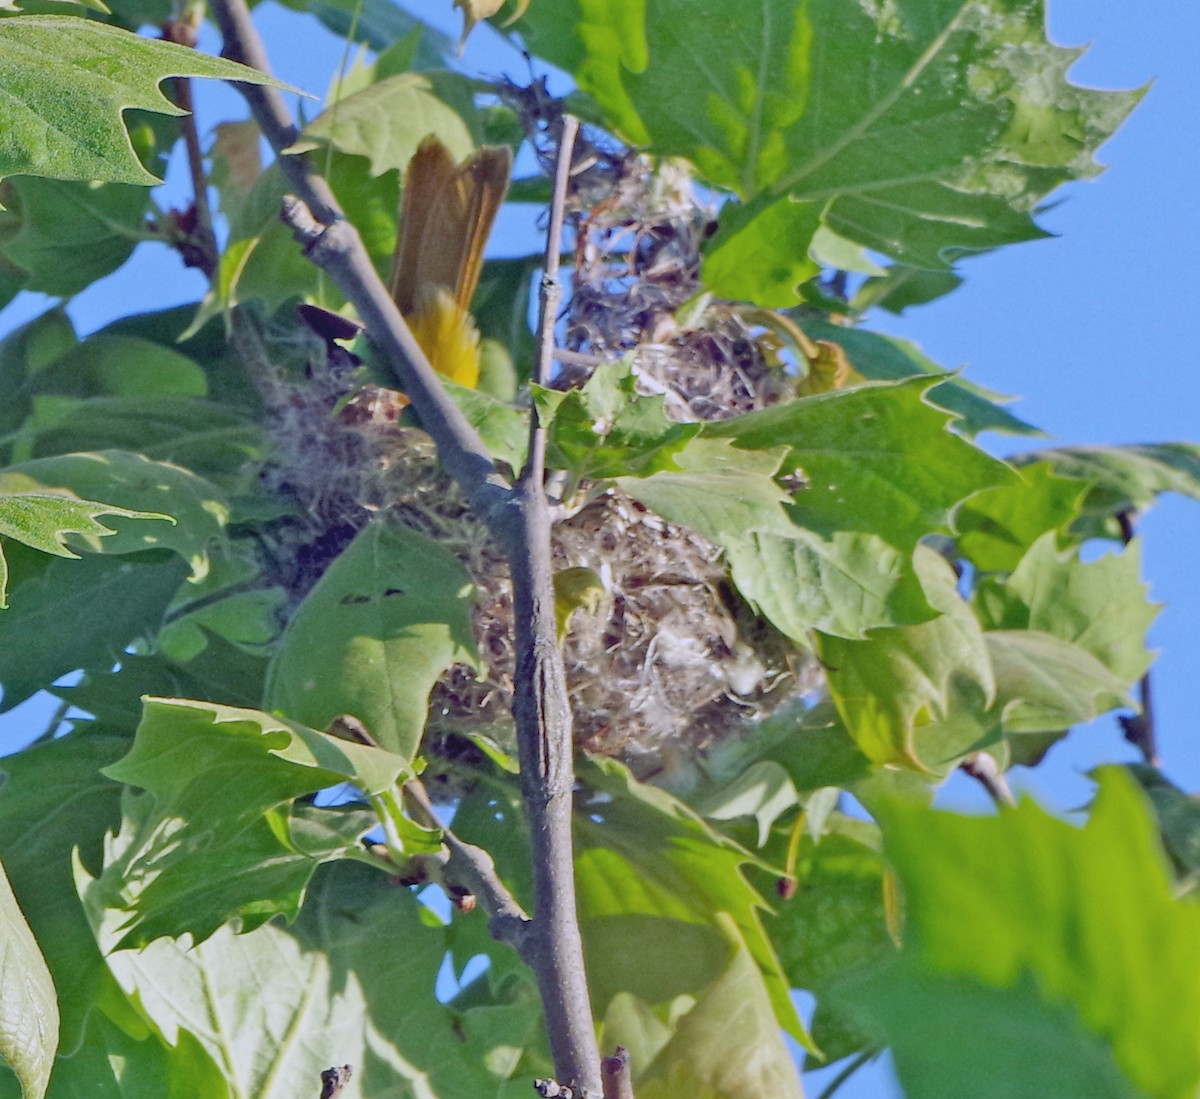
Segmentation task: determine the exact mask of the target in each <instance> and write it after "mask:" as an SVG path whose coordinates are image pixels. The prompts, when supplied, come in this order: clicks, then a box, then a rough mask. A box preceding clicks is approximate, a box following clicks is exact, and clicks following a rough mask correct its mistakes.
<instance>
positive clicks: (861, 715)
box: [818, 546, 995, 771]
mask: <svg viewBox="0 0 1200 1099" xmlns="http://www.w3.org/2000/svg"><path fill="white" fill-rule="evenodd" d="M914 563H915V565H916V568H917V573H918V575H919V576H920V577H921V580H922V583H923V585H924V588H925V594H926V596H927V597H928V599H929V602H930V604H931V605H932V606H933V608H934V609H935V610H938V611H941V612H942V613H941V614H940V615H939V616H938V617H937V618H935V619H933V621H931V622H925V623H922V624H921V625H917V626H906V627H894V628H891V629H884V630H876V631H873V632H872V633H871V634H870V635H869V637H868V638H867V639H866V640H863V641H850V640H844V639H842V638H838V637H830V636H822V637H821V638H820V644H819V648H818V652H819V655H820V657H821V663H822V664H823V665H824V667H825V674H826V679H827V681H828V684H829V693H830V696H831V697H832V699H833V702H834V704H835V705H836V707H837V709H838V713H839V715H840V716H841V719H842V721H843V722H844V723H845V726H846V731H847V732H848V733H849V734H850V736H851V737H853V739H854V741H855V743H856V744H857V745H858V746H859V748H861V749H862V751H863V752H864V753H865V754H866V755H867V756H868V757H869V758H870V759H871V760H873V761H874V762H876V763H885V764H886V763H893V764H895V763H898V764H903V765H906V766H910V767H914V768H916V769H918V770H922V771H927V770H934V769H941V768H944V767H945V766H946V765H947V764H948V763H952V762H953V757H952V756H950V755H948V753H947V745H946V736H945V734H946V729H945V728H939V727H938V725H939V723H940V722H942V721H944V720H945V719H947V718H949V717H950V716H951V714H952V712H953V711H954V709H955V705H954V704H955V702H956V701H959V692H963V691H967V690H968V688H967V687H966V686H965V684H966V683H969V684H972V685H973V686H974V690H975V692H977V694H978V698H976V699H973V701H975V702H976V704H977V705H978V703H979V702H982V704H983V708H984V709H986V707H987V703H988V702H989V701H990V699H991V697H992V694H993V692H994V689H995V681H994V678H993V674H992V665H991V660H990V659H989V655H988V650H987V646H986V644H985V642H984V634H983V630H982V629H981V628H980V625H979V621H978V619H977V618H976V617H975V615H974V614H972V613H971V609H970V608H969V607H968V606H967V605H966V603H965V602H963V600H962V598H961V597H960V596H959V595H958V592H957V582H958V578H957V577H956V576H955V574H954V570H953V569H952V568H951V567H950V565H949V564H948V563H947V562H946V561H945V560H944V559H943V558H941V557H940V556H939V555H938V554H936V553H934V552H933V551H932V550H930V549H928V548H926V547H923V546H922V547H920V548H919V549H918V550H917V553H916V556H915V558H914ZM923 726H933V727H934V729H936V737H934V736H931V737H930V738H929V739H928V741H926V740H924V739H923V738H922V732H923V729H922V727H923ZM973 740H974V736H973V735H972V733H971V731H970V730H967V731H966V733H965V734H964V739H963V741H962V742H960V743H958V744H957V745H956V747H957V749H958V754H960V755H961V754H963V753H965V752H966V751H967V750H968V749H969V748H970V747H971V746H972V743H973Z"/></svg>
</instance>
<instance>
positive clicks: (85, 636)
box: [0, 550, 188, 712]
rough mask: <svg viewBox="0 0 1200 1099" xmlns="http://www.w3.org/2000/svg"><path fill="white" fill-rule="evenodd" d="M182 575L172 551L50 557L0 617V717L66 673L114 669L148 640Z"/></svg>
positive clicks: (15, 591) (15, 589) (183, 566)
mask: <svg viewBox="0 0 1200 1099" xmlns="http://www.w3.org/2000/svg"><path fill="white" fill-rule="evenodd" d="M187 572H188V568H187V564H186V562H184V561H183V560H182V559H181V558H179V557H178V556H176V555H175V554H173V553H168V552H167V551H165V550H151V551H150V552H148V553H141V554H137V555H135V556H132V557H108V556H91V557H84V558H83V559H81V560H79V561H62V560H57V559H55V560H52V561H51V562H50V563H49V565H48V566H47V567H46V569H45V570H44V571H42V572H41V573H40V574H39V575H37V576H36V577H33V578H31V579H29V580H27V581H24V582H21V583H18V584H17V585H15V586H14V587H13V589H12V592H11V598H12V606H10V607H9V609H8V610H7V611H5V613H4V614H3V615H0V683H2V684H3V685H4V698H3V702H2V703H0V712H3V711H7V710H11V709H12V708H13V707H14V706H15V705H17V703H19V702H22V701H23V700H24V699H26V698H28V697H29V696H30V695H31V694H33V693H34V691H36V690H38V689H39V688H41V687H48V686H49V685H50V684H51V683H53V682H54V681H55V680H56V679H57V678H58V677H59V676H61V675H65V674H66V673H67V672H73V671H78V670H80V669H84V670H86V669H89V668H108V667H111V666H112V665H113V664H115V663H116V662H117V661H119V660H120V659H121V656H122V654H123V653H124V651H125V647H126V646H127V645H129V644H130V643H131V642H133V641H135V640H138V639H139V638H143V637H147V636H153V634H154V633H155V631H157V629H158V627H159V625H160V624H161V623H162V617H163V612H164V611H165V610H166V608H167V605H168V604H169V603H170V601H171V599H172V597H173V596H174V594H175V592H176V590H177V589H178V587H179V585H180V584H181V583H182V582H183V581H184V579H185V578H186V577H187Z"/></svg>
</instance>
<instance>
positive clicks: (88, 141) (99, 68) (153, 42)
mask: <svg viewBox="0 0 1200 1099" xmlns="http://www.w3.org/2000/svg"><path fill="white" fill-rule="evenodd" d="M170 76H203V77H211V78H213V79H217V80H239V81H242V82H245V83H249V84H268V85H271V86H272V87H276V88H287V87H288V85H286V84H281V83H280V82H279V81H277V80H274V79H272V78H271V77H269V76H265V75H264V74H263V73H261V72H258V71H257V70H255V69H250V68H247V67H246V66H245V65H238V64H236V63H234V62H232V61H226V60H225V59H224V58H220V57H210V56H208V55H207V54H203V53H198V52H197V51H195V50H189V49H185V48H184V47H183V46H177V45H175V44H174V43H171V42H163V41H160V40H157V39H147V38H139V37H138V36H137V35H135V34H131V33H130V32H129V31H124V30H120V29H118V28H117V27H113V26H109V25H108V24H106V23H100V22H96V21H95V20H90V19H78V18H74V17H72V16H64V15H23V16H21V17H20V18H17V19H5V20H2V21H0V87H2V88H3V89H4V115H5V120H6V125H5V128H4V132H3V136H0V175H40V176H52V177H55V178H58V179H79V180H89V179H102V180H107V181H109V182H113V183H139V184H142V185H151V184H154V183H158V182H159V181H158V180H157V179H156V178H155V177H154V176H153V175H151V174H150V173H149V172H148V171H146V169H145V168H143V167H142V165H141V164H140V163H139V162H138V159H137V157H136V156H134V153H133V147H132V146H131V144H130V142H129V135H128V134H127V133H126V131H125V127H124V124H123V123H122V120H121V112H122V111H125V110H129V109H130V108H135V107H136V108H141V109H142V110H147V111H155V112H157V113H159V114H169V115H178V114H182V113H183V112H182V111H181V110H180V109H179V108H178V107H176V106H175V105H174V104H173V103H172V102H171V101H170V100H168V99H167V98H166V96H164V95H163V94H162V92H161V91H160V90H159V84H160V83H162V81H163V80H165V79H167V77H170ZM289 90H292V91H294V90H295V89H289Z"/></svg>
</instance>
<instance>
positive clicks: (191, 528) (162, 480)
mask: <svg viewBox="0 0 1200 1099" xmlns="http://www.w3.org/2000/svg"><path fill="white" fill-rule="evenodd" d="M9 472H10V474H14V475H17V476H21V477H28V478H31V479H32V480H33V481H35V482H37V483H39V484H42V485H47V486H53V487H55V488H59V487H61V488H65V489H67V490H69V491H70V492H73V493H76V494H78V495H80V496H83V497H95V498H98V499H102V500H108V501H112V503H113V504H114V505H120V506H118V507H117V508H116V509H115V511H113V514H114V515H115V516H116V517H117V518H116V519H114V521H113V528H114V533H113V534H112V535H111V536H110V537H108V538H107V539H106V540H105V541H103V542H101V541H99V540H97V539H95V538H94V537H93V538H91V539H87V540H86V541H87V544H88V546H89V548H91V549H94V550H100V551H103V552H105V553H110V554H123V553H133V552H136V551H140V550H154V549H169V550H173V551H174V552H175V553H178V554H179V555H180V556H181V557H182V558H183V559H184V560H185V561H187V563H188V565H189V566H190V568H191V574H192V579H193V580H199V579H201V578H203V577H204V575H205V574H206V573H207V572H208V550H209V547H210V544H211V543H212V542H214V541H215V540H216V539H217V538H219V537H220V536H221V534H222V532H223V530H224V527H225V523H226V521H227V520H228V518H229V507H228V505H227V504H226V503H225V499H224V496H223V494H222V493H221V491H220V490H219V489H218V488H217V487H216V486H215V485H213V484H211V483H210V482H208V481H206V480H204V479H203V478H202V477H197V476H196V475H195V474H194V473H191V472H189V471H188V470H186V469H183V468H181V467H179V466H176V465H170V464H168V463H166V462H154V461H151V460H150V459H148V458H146V457H143V456H142V455H141V454H130V453H128V452H127V451H122V450H105V451H100V452H98V453H90V454H64V455H62V456H60V457H57V458H35V459H33V460H32V461H29V462H22V463H20V464H18V465H15V466H12V467H11V469H10V471H9ZM125 508H128V509H129V510H128V511H126V510H124V509H125ZM134 509H137V510H134ZM134 519H136V520H139V521H138V522H133V521H132V520H134ZM145 519H160V520H161V519H171V520H174V521H173V522H157V523H152V524H150V525H147V524H146V523H145V522H142V521H140V520H145ZM122 520H129V521H122Z"/></svg>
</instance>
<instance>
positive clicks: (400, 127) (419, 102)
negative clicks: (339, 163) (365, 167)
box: [291, 73, 475, 175]
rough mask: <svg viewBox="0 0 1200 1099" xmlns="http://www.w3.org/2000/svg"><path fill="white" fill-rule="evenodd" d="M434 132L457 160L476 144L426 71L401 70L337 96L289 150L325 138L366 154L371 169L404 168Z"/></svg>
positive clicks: (309, 146)
mask: <svg viewBox="0 0 1200 1099" xmlns="http://www.w3.org/2000/svg"><path fill="white" fill-rule="evenodd" d="M430 134H436V135H437V137H438V138H440V139H441V141H442V143H443V144H444V145H445V146H446V147H447V148H448V149H449V150H450V155H451V156H452V157H454V159H455V160H462V159H463V158H465V157H467V156H469V155H470V154H471V152H472V151H473V150H474V148H475V143H474V141H472V139H471V132H470V130H469V129H468V127H467V124H466V122H464V121H463V118H462V116H461V115H459V114H458V113H457V112H456V111H455V110H454V109H453V108H452V107H450V106H448V105H447V104H446V103H445V102H443V101H442V100H441V99H439V98H438V96H437V94H436V92H435V89H434V87H433V85H432V84H431V83H430V80H429V78H428V77H427V76H424V75H421V74H418V73H401V74H399V75H397V76H389V77H387V78H386V79H384V80H381V81H379V83H377V84H372V85H371V86H370V87H368V88H364V89H363V90H362V91H360V92H355V93H354V94H353V95H350V96H347V97H346V98H345V99H341V100H338V102H336V103H334V104H333V105H332V106H331V107H329V108H328V109H327V110H326V111H325V112H324V113H322V114H321V115H319V116H318V117H317V118H316V119H315V120H314V121H312V122H310V123H309V124H308V126H306V127H305V128H304V133H303V134H302V135H301V137H300V140H299V141H297V142H296V144H295V145H293V146H292V149H291V151H292V152H303V151H306V150H309V149H315V148H318V147H319V146H320V145H323V144H329V145H332V146H333V147H334V148H336V149H339V150H340V151H341V152H343V153H351V154H353V155H355V156H364V157H367V158H368V159H369V160H370V162H371V174H372V175H382V174H383V173H384V172H387V171H391V170H398V171H399V172H400V173H401V175H403V173H404V171H405V170H406V169H407V168H408V162H409V161H410V160H411V159H412V156H413V153H415V152H416V151H417V146H418V145H420V144H421V142H422V141H423V140H424V139H425V138H426V137H427V136H428V135H430Z"/></svg>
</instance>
